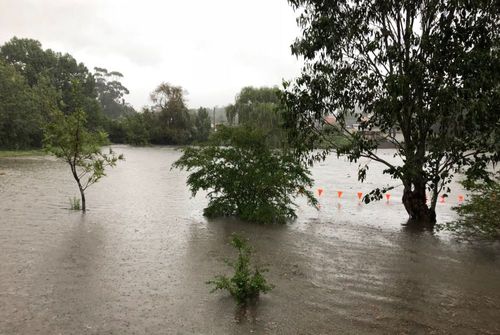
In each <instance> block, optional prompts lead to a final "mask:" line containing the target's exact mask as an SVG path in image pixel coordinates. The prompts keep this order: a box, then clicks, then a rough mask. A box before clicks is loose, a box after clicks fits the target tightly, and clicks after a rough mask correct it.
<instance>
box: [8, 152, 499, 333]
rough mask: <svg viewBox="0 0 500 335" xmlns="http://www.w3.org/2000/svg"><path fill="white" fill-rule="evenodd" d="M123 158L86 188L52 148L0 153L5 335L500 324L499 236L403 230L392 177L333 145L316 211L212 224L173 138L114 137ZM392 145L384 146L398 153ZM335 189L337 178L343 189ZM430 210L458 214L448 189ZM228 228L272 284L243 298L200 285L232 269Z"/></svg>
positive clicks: (447, 328)
mask: <svg viewBox="0 0 500 335" xmlns="http://www.w3.org/2000/svg"><path fill="white" fill-rule="evenodd" d="M115 149H116V150H117V151H118V152H123V153H124V155H125V157H126V161H125V162H123V163H120V164H119V166H118V167H117V168H116V169H114V170H111V171H109V174H108V177H106V178H104V179H103V180H102V181H101V182H99V183H98V184H96V185H94V186H93V187H92V188H90V189H89V190H88V194H87V195H88V196H87V202H88V208H89V211H88V212H87V213H86V214H85V215H82V214H80V213H78V212H74V211H69V210H68V209H67V207H68V206H69V201H68V198H69V197H72V196H75V195H77V189H76V186H75V184H74V182H73V181H72V179H71V175H70V173H69V170H68V168H67V167H66V166H65V165H64V164H63V163H61V162H59V161H56V160H55V159H52V158H50V157H36V158H35V157H32V158H30V157H28V158H4V159H0V334H248V333H255V334H389V333H399V334H445V333H452V334H500V247H499V246H498V245H497V244H480V243H474V244H469V243H457V242H456V241H454V240H453V239H452V238H451V237H450V236H448V235H446V234H431V233H428V232H427V233H415V232H411V231H407V230H405V227H404V226H402V223H404V222H405V216H406V215H405V212H404V208H403V206H402V205H401V200H400V196H401V189H400V188H396V189H395V190H393V191H392V192H391V195H392V197H391V199H390V202H389V203H387V202H385V201H382V202H378V203H373V204H370V205H359V204H358V202H357V197H356V193H357V192H358V191H361V192H366V191H367V190H369V189H370V188H372V187H374V186H383V185H385V184H386V183H396V184H397V182H394V181H391V180H390V179H389V178H387V177H381V176H380V173H379V172H380V170H381V167H377V166H376V165H373V166H371V167H370V177H369V179H368V181H367V183H365V184H359V183H358V182H357V181H356V165H354V164H349V163H347V162H345V161H343V160H339V159H336V158H335V157H330V158H328V159H327V161H326V162H324V163H322V164H319V165H317V166H316V167H314V169H313V175H314V177H315V179H316V185H317V187H321V188H323V189H324V194H323V196H322V197H321V204H322V207H321V210H320V211H316V210H314V209H312V208H308V207H306V206H305V205H304V204H303V203H302V202H301V201H299V209H298V215H299V217H298V219H297V220H296V222H294V223H291V224H288V225H283V226H271V225H270V226H262V225H252V224H248V223H243V222H239V221H237V220H234V219H218V220H206V219H205V218H204V217H203V216H202V214H201V212H202V208H203V206H204V205H205V204H206V200H205V199H204V197H203V195H199V196H197V197H195V198H190V193H189V191H188V189H187V187H186V185H185V181H186V173H184V172H179V171H177V170H170V165H171V163H172V162H173V161H175V159H176V158H178V157H179V155H180V154H179V152H177V151H175V149H173V148H167V147H162V148H131V147H126V146H119V147H116V148H115ZM392 153H393V152H392V151H391V150H387V151H385V152H384V155H385V156H386V158H387V159H392V158H391V156H392ZM337 190H342V191H343V192H344V193H343V196H342V198H341V199H340V200H339V199H338V197H337ZM460 192H462V191H461V190H460V189H458V190H457V192H456V193H452V195H451V196H450V199H447V202H446V203H444V204H439V206H438V217H439V220H441V221H443V220H450V219H453V217H454V215H455V214H454V212H453V211H452V210H451V207H452V206H453V205H454V201H453V199H455V197H456V196H457V194H459V193H460ZM233 232H238V233H241V234H242V235H244V236H246V237H248V238H249V239H250V241H251V244H252V245H253V246H254V247H255V249H256V255H255V257H256V260H257V262H258V263H259V264H267V265H268V267H269V268H270V272H269V273H268V277H269V280H270V282H272V283H273V284H275V285H276V288H275V289H274V290H273V291H272V292H271V293H269V294H267V295H265V296H262V297H261V299H260V302H259V304H258V305H257V306H255V307H252V308H248V309H247V310H239V309H238V308H236V307H235V304H234V302H233V300H232V299H230V298H229V297H228V296H227V294H225V293H216V294H210V293H209V287H208V286H207V285H206V284H205V283H204V282H205V281H206V280H208V279H210V278H211V277H213V276H214V275H216V274H219V273H227V271H228V268H227V267H226V265H225V264H224V263H223V260H224V259H225V258H232V257H233V256H234V251H233V249H232V248H231V247H230V246H229V245H228V243H227V242H228V240H229V237H230V235H231V233H233Z"/></svg>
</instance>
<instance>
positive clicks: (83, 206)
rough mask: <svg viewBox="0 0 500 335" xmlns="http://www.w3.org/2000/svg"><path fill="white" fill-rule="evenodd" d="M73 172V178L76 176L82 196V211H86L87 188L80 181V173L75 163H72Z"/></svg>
mask: <svg viewBox="0 0 500 335" xmlns="http://www.w3.org/2000/svg"><path fill="white" fill-rule="evenodd" d="M70 166H71V172H72V173H73V178H75V180H76V183H77V184H78V189H79V190H80V196H81V198H82V211H83V212H85V210H86V209H87V208H86V206H85V190H84V189H83V187H82V184H81V183H80V178H78V173H77V172H76V166H75V165H74V164H71V163H70Z"/></svg>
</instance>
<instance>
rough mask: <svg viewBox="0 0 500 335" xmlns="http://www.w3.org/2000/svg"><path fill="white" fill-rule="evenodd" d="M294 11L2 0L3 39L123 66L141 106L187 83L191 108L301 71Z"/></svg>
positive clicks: (240, 1)
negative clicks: (293, 48)
mask: <svg viewBox="0 0 500 335" xmlns="http://www.w3.org/2000/svg"><path fill="white" fill-rule="evenodd" d="M295 17H296V14H295V13H294V12H293V10H292V8H291V6H290V5H289V4H288V3H287V1H286V0H252V1H248V0H212V1H206V0H177V1H170V0H140V1H129V0H0V43H1V44H3V43H5V42H6V41H8V40H9V39H10V38H12V37H13V36H17V37H29V38H34V39H37V40H39V41H40V42H41V43H42V45H43V47H44V48H51V49H53V50H55V51H60V52H68V53H70V54H71V55H73V56H74V57H75V58H76V59H77V60H78V61H80V62H83V63H85V65H86V66H87V67H88V68H89V69H90V70H92V71H93V68H94V66H99V67H105V68H107V69H108V70H115V71H120V72H122V73H123V74H124V76H125V77H124V79H123V83H124V84H125V86H126V87H128V89H129V90H130V95H129V96H128V101H129V102H131V103H132V104H133V105H134V106H135V107H136V108H140V107H142V106H143V105H145V104H149V103H150V101H149V93H150V92H151V91H152V90H153V89H154V88H155V86H157V85H158V84H159V83H160V82H162V81H166V82H169V83H171V84H175V85H181V86H182V87H184V88H185V89H186V90H187V91H188V93H189V94H188V95H187V100H188V105H189V107H192V108H196V107H199V106H207V107H211V106H214V105H219V106H223V105H226V104H228V103H231V102H233V101H234V97H235V95H236V94H237V93H238V91H239V90H240V89H241V88H242V87H243V86H247V85H252V86H272V85H280V84H281V81H282V79H283V78H284V79H290V78H292V77H295V76H297V75H298V73H299V71H300V62H299V61H298V60H297V59H296V58H295V57H294V56H292V55H291V53H290V47H289V46H290V44H291V43H292V42H293V40H294V39H295V38H296V37H297V35H298V33H299V29H298V28H297V26H296V23H295Z"/></svg>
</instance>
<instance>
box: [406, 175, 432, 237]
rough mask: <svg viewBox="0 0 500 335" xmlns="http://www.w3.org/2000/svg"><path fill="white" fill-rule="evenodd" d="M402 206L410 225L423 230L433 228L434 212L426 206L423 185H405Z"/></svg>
mask: <svg viewBox="0 0 500 335" xmlns="http://www.w3.org/2000/svg"><path fill="white" fill-rule="evenodd" d="M403 204H404V206H405V209H406V212H407V213H408V215H409V216H410V220H411V222H412V223H414V224H416V225H418V226H420V227H422V228H425V227H430V228H433V227H434V225H435V223H436V211H435V210H434V209H433V208H429V207H428V206H427V204H426V196H425V184H423V185H418V184H413V183H411V184H410V183H408V184H405V188H404V191H403Z"/></svg>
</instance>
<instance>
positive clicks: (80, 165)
mask: <svg viewBox="0 0 500 335" xmlns="http://www.w3.org/2000/svg"><path fill="white" fill-rule="evenodd" d="M85 126H86V114H85V113H84V112H83V111H82V110H78V111H75V112H74V113H72V114H70V115H67V116H66V115H64V114H62V113H61V112H56V113H55V114H54V115H53V120H52V122H51V123H49V124H48V126H47V128H46V131H45V139H44V144H45V148H46V150H47V151H49V152H50V153H52V154H54V155H55V156H56V157H58V158H60V159H62V160H63V161H65V162H66V163H67V164H68V165H69V167H70V169H71V174H72V175H73V178H74V179H75V181H76V183H77V184H78V189H79V191H80V195H81V205H82V206H81V209H82V211H85V210H86V204H85V190H86V189H87V188H88V187H89V186H90V185H92V184H94V183H96V182H97V181H99V179H101V178H102V177H104V176H105V175H106V174H105V169H106V168H107V167H114V166H115V165H116V163H117V161H118V160H122V159H123V155H116V154H115V153H114V152H113V150H111V148H110V149H109V151H108V153H103V152H101V147H102V146H103V145H105V144H107V143H108V138H107V135H106V133H104V132H90V131H88V130H87V129H86V127H85Z"/></svg>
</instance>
